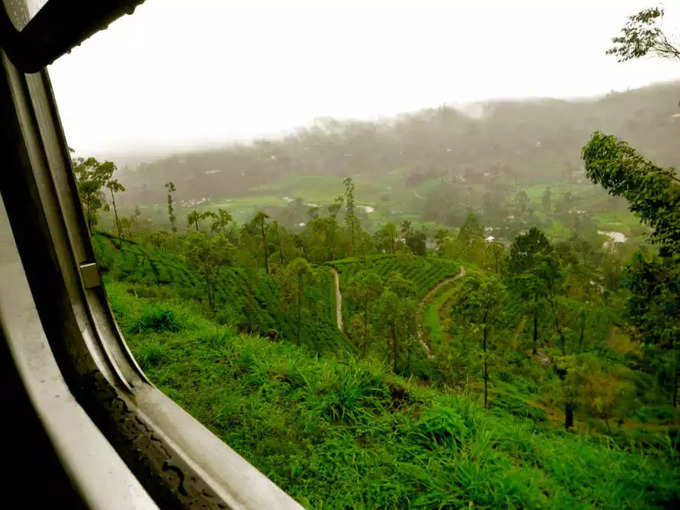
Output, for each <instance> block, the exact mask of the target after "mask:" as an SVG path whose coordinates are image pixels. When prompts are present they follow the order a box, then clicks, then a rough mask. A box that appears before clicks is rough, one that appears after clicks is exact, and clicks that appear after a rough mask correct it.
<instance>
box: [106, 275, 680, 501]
mask: <svg viewBox="0 0 680 510" xmlns="http://www.w3.org/2000/svg"><path fill="white" fill-rule="evenodd" d="M143 288H146V287H143V286H138V285H133V284H130V283H125V282H114V281H107V289H108V291H109V295H110V299H111V301H112V303H113V306H114V310H115V313H116V316H117V317H119V321H120V323H121V326H122V327H123V330H124V332H125V334H126V337H127V339H128V342H129V344H130V347H131V348H132V350H133V352H134V354H135V356H136V357H137V359H138V360H139V361H140V363H141V365H142V368H143V369H144V370H145V371H146V373H147V375H148V376H149V377H150V378H151V379H152V380H153V381H154V382H155V383H156V384H157V385H158V386H159V387H160V389H161V390H163V391H164V392H165V393H167V394H168V395H169V396H171V397H172V398H173V399H175V400H176V401H177V402H178V403H180V404H181V405H182V406H183V407H185V408H186V409H187V410H188V411H189V412H191V413H192V414H193V415H194V416H195V417H196V418H198V419H199V420H201V421H202V422H203V423H205V424H206V425H207V426H208V427H210V428H211V429H212V430H213V432H215V433H216V434H217V435H218V436H220V437H221V438H222V439H223V440H224V441H225V442H227V443H228V444H229V445H230V446H232V447H233V448H235V449H236V450H237V451H238V452H239V453H241V454H242V455H243V456H245V457H246V458H247V459H248V460H250V461H251V462H253V463H254V464H255V465H256V466H257V467H258V468H259V469H261V470H262V471H263V472H264V473H265V474H267V475H268V476H269V477H271V478H272V479H273V480H274V481H275V482H276V483H278V484H280V485H281V486H282V487H283V488H284V489H285V490H287V491H288V492H289V493H290V494H291V495H293V496H294V497H295V498H296V499H298V501H300V502H302V503H303V504H305V505H306V506H308V507H310V508H347V507H350V508H375V507H381V508H441V507H455V508H459V507H464V506H465V507H467V506H480V507H487V508H495V507H519V506H521V507H524V508H543V507H545V506H548V505H549V506H551V507H554V508H573V507H575V506H583V505H586V506H594V507H598V508H621V507H624V508H653V507H663V506H672V504H673V502H677V498H678V497H679V494H678V482H679V481H680V478H679V475H678V470H677V464H674V463H675V462H677V453H675V451H674V450H673V446H672V445H671V444H668V445H666V446H663V447H662V448H660V449H655V450H647V451H646V452H643V451H641V450H635V449H634V450H633V451H631V449H630V447H619V446H616V445H615V444H612V443H611V442H610V441H606V440H599V439H595V438H590V437H587V436H580V435H574V434H566V433H564V432H561V431H559V430H556V429H555V428H554V427H552V426H551V425H549V424H546V423H545V420H544V419H543V420H541V419H540V417H539V419H537V418H536V416H533V415H532V417H530V418H529V419H525V418H521V417H518V416H514V414H515V412H516V410H515V409H513V408H512V404H511V402H512V401H511V400H506V401H504V402H505V403H504V404H503V406H497V407H496V408H495V409H494V410H493V412H489V411H485V410H483V409H482V408H481V407H479V406H478V405H477V404H475V403H474V402H472V401H470V400H469V399H467V398H464V397H459V396H455V395H452V394H450V393H448V392H440V391H437V390H435V389H428V388H423V387H422V386H421V385H419V384H417V383H415V382H414V381H409V380H407V379H404V378H401V377H398V376H394V375H391V374H390V373H389V370H388V369H386V368H385V367H384V365H382V364H381V363H376V362H375V361H373V360H371V361H366V362H361V361H359V362H355V361H350V362H346V361H341V360H339V359H336V358H334V357H323V358H317V357H315V356H312V355H310V353H309V352H308V351H307V350H305V349H304V348H302V347H298V346H295V345H293V344H291V343H287V342H271V341H270V340H268V339H264V338H261V337H257V336H249V335H238V334H235V333H234V332H233V331H231V330H229V329H228V328H227V329H225V328H224V327H221V326H220V325H219V324H216V323H214V322H213V321H210V320H208V319H205V318H204V317H203V316H202V315H201V314H200V313H198V311H197V309H196V307H194V306H193V305H191V303H187V301H186V300H184V299H181V298H177V297H173V296H169V297H166V298H156V297H135V294H137V295H142V294H144V292H141V289H143ZM149 291H150V292H151V293H153V292H154V287H150V288H149ZM153 306H157V307H162V308H163V309H164V310H166V311H172V313H173V314H174V315H175V316H176V317H179V318H181V321H182V328H181V330H180V331H179V332H168V331H149V332H146V333H138V328H137V325H138V324H139V322H140V320H141V317H142V315H143V314H144V313H145V312H144V311H145V310H146V309H148V308H150V307H153ZM515 407H519V408H523V407H524V406H518V405H517V404H515ZM537 411H538V410H536V411H534V414H536V415H538V413H537ZM526 414H527V413H526V412H525V415H526Z"/></svg>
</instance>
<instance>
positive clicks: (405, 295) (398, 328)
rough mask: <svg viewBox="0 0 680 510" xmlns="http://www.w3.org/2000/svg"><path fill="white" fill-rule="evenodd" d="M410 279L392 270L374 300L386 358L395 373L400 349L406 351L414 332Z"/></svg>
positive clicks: (412, 293) (413, 302)
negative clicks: (382, 289) (384, 341)
mask: <svg viewBox="0 0 680 510" xmlns="http://www.w3.org/2000/svg"><path fill="white" fill-rule="evenodd" d="M414 296H415V287H414V285H413V282H411V281H410V280H407V279H406V278H404V277H403V276H402V275H401V273H399V272H397V271H394V272H392V273H390V275H389V276H388V278H387V285H386V289H385V290H384V291H383V293H382V295H381V296H380V299H379V300H378V303H377V309H378V314H377V315H378V326H379V329H380V331H381V332H382V334H383V337H384V338H385V339H386V341H387V342H386V343H387V352H388V359H390V360H391V361H392V370H393V371H394V373H397V368H398V363H399V353H400V351H408V350H409V349H410V347H411V344H412V343H413V339H414V338H415V335H416V321H415V315H416V314H415V311H416V302H415V299H414Z"/></svg>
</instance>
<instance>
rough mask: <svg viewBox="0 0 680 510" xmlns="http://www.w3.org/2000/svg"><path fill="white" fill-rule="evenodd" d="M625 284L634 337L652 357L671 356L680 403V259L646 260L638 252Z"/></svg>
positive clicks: (674, 397)
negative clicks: (645, 345) (646, 347)
mask: <svg viewBox="0 0 680 510" xmlns="http://www.w3.org/2000/svg"><path fill="white" fill-rule="evenodd" d="M624 284H625V286H626V287H627V288H628V290H629V291H630V292H631V295H630V297H629V298H628V300H627V302H626V311H627V316H628V320H629V321H630V324H631V326H632V333H633V335H634V337H637V338H639V339H641V340H643V341H644V342H645V343H647V344H648V345H649V349H648V353H649V355H653V354H655V350H659V351H660V353H661V354H662V355H663V354H664V353H670V357H671V360H670V363H669V365H670V366H671V367H672V368H671V371H672V375H671V378H670V379H671V383H672V402H673V406H674V407H675V406H677V404H678V384H679V383H678V379H679V378H680V263H679V261H678V257H677V256H676V257H673V258H671V257H654V256H652V257H644V256H643V255H642V254H640V253H637V254H636V255H635V256H634V257H633V262H632V263H631V264H630V265H629V266H628V268H627V271H626V273H625V277H624Z"/></svg>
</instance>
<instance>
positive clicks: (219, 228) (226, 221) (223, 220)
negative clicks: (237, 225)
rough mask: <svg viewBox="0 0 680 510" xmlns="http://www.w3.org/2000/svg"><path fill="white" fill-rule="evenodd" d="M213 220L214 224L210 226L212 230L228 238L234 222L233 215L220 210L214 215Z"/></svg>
mask: <svg viewBox="0 0 680 510" xmlns="http://www.w3.org/2000/svg"><path fill="white" fill-rule="evenodd" d="M212 218H213V222H212V223H211V224H210V230H212V231H213V232H219V233H221V234H222V235H225V236H226V235H227V232H228V228H229V225H230V224H231V223H232V222H233V221H234V218H233V217H232V215H231V213H230V212H229V211H227V210H226V209H222V208H219V209H217V213H212Z"/></svg>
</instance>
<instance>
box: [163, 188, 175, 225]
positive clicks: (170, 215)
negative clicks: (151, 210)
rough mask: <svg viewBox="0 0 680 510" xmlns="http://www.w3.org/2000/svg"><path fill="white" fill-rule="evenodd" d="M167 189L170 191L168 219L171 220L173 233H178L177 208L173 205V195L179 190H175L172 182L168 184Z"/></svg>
mask: <svg viewBox="0 0 680 510" xmlns="http://www.w3.org/2000/svg"><path fill="white" fill-rule="evenodd" d="M165 189H167V190H168V218H169V219H170V228H171V229H172V231H173V232H177V218H175V208H174V207H173V203H172V202H173V201H172V194H173V193H174V192H175V191H176V190H177V188H175V185H174V184H173V183H172V182H166V183H165Z"/></svg>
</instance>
